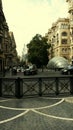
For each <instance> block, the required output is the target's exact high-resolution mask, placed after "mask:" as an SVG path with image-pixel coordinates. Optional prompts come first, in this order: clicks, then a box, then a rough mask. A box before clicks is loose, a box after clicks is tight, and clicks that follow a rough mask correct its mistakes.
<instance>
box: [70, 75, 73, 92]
mask: <svg viewBox="0 0 73 130" xmlns="http://www.w3.org/2000/svg"><path fill="white" fill-rule="evenodd" d="M70 93H71V94H73V77H71V78H70Z"/></svg>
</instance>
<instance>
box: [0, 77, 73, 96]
mask: <svg viewBox="0 0 73 130" xmlns="http://www.w3.org/2000/svg"><path fill="white" fill-rule="evenodd" d="M66 94H67V95H72V94H73V76H72V75H70V76H65V75H64V76H56V77H55V76H54V77H53V76H49V77H32V78H30V77H28V78H21V77H15V78H14V77H12V78H11V77H9V78H6V77H0V97H16V98H22V97H26V96H57V95H66Z"/></svg>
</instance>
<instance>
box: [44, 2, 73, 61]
mask: <svg viewBox="0 0 73 130" xmlns="http://www.w3.org/2000/svg"><path fill="white" fill-rule="evenodd" d="M66 2H68V5H69V7H68V13H69V17H68V18H59V19H58V20H57V21H56V22H55V23H53V24H52V27H51V28H50V29H49V30H48V33H46V35H45V37H47V38H48V44H51V48H50V50H49V53H50V55H49V58H50V59H51V58H52V57H55V56H61V57H64V58H66V59H68V60H69V62H70V63H72V61H73V0H66Z"/></svg>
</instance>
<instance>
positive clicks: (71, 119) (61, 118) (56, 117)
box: [32, 109, 73, 121]
mask: <svg viewBox="0 0 73 130" xmlns="http://www.w3.org/2000/svg"><path fill="white" fill-rule="evenodd" d="M32 111H33V112H35V113H37V114H40V115H43V116H46V117H51V118H54V119H60V120H67V121H73V118H64V117H58V116H53V115H48V114H45V113H42V112H39V111H36V110H34V109H33V110H32Z"/></svg>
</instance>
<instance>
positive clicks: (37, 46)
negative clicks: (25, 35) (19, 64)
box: [27, 34, 50, 67]
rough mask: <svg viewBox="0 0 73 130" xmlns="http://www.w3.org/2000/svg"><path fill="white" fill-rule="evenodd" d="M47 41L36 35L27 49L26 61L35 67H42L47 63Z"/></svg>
mask: <svg viewBox="0 0 73 130" xmlns="http://www.w3.org/2000/svg"><path fill="white" fill-rule="evenodd" d="M49 47H50V46H49V45H48V44H47V39H46V38H45V37H42V36H41V35H39V34H36V35H35V36H34V37H33V38H32V40H31V41H30V43H29V44H27V48H28V61H29V62H31V63H32V64H36V66H37V67H42V66H45V65H47V63H48V49H49Z"/></svg>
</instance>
